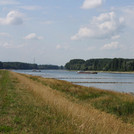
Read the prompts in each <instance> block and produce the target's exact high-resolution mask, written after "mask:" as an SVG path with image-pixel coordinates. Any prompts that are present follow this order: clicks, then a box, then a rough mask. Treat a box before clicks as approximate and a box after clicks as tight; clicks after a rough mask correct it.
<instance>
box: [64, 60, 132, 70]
mask: <svg viewBox="0 0 134 134" xmlns="http://www.w3.org/2000/svg"><path fill="white" fill-rule="evenodd" d="M65 68H66V69H68V70H85V71H86V70H96V71H134V59H123V58H114V59H109V58H104V59H89V60H86V61H85V60H83V59H72V60H70V61H69V62H68V63H66V65H65Z"/></svg>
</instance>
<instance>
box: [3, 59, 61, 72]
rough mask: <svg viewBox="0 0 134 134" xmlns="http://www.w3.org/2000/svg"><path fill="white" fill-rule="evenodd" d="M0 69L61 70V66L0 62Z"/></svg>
mask: <svg viewBox="0 0 134 134" xmlns="http://www.w3.org/2000/svg"><path fill="white" fill-rule="evenodd" d="M0 69H24V70H30V69H40V70H41V69H63V66H57V65H38V64H31V63H22V62H1V61H0Z"/></svg>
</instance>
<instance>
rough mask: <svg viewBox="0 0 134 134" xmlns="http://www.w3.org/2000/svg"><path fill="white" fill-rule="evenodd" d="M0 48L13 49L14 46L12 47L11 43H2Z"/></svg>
mask: <svg viewBox="0 0 134 134" xmlns="http://www.w3.org/2000/svg"><path fill="white" fill-rule="evenodd" d="M0 46H1V47H4V48H12V47H13V46H12V45H11V44H10V43H8V42H4V43H0Z"/></svg>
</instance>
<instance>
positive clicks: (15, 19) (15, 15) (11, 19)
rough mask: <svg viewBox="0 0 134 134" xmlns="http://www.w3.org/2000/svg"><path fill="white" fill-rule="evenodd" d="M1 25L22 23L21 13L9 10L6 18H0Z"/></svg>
mask: <svg viewBox="0 0 134 134" xmlns="http://www.w3.org/2000/svg"><path fill="white" fill-rule="evenodd" d="M0 24H2V25H21V24H23V15H22V13H20V12H18V11H10V12H9V13H8V14H7V16H6V18H0Z"/></svg>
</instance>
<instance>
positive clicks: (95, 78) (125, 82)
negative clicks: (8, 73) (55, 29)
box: [15, 70, 134, 92]
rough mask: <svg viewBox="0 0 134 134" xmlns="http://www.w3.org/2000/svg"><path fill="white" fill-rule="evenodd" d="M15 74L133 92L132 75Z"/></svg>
mask: <svg viewBox="0 0 134 134" xmlns="http://www.w3.org/2000/svg"><path fill="white" fill-rule="evenodd" d="M15 72H19V73H26V74H31V75H37V76H42V77H46V78H56V79H60V80H66V81H69V82H73V83H75V84H78V85H83V86H87V87H97V88H101V89H107V90H114V91H118V92H134V74H120V73H118V74H117V73H115V74H114V73H98V74H78V73H77V72H76V71H66V70H42V71H41V72H32V70H17V71H16V70H15Z"/></svg>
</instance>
